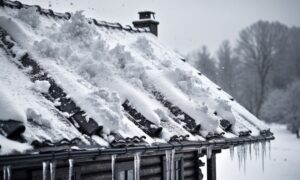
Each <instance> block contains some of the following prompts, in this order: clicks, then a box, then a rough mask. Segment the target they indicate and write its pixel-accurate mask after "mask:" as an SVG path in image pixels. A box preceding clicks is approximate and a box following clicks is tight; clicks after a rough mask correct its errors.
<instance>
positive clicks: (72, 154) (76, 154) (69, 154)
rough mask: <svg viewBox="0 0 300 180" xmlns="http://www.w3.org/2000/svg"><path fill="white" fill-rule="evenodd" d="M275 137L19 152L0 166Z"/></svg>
mask: <svg viewBox="0 0 300 180" xmlns="http://www.w3.org/2000/svg"><path fill="white" fill-rule="evenodd" d="M274 139H275V137H274V136H273V135H272V136H268V137H266V136H256V137H243V138H233V139H223V140H222V141H219V140H211V141H209V142H207V141H196V142H188V143H183V142H174V143H173V142H172V143H171V142H170V143H164V144H155V145H152V146H135V147H124V148H111V147H110V148H104V147H102V148H98V149H97V148H93V149H92V150H88V149H86V150H75V151H72V150H71V149H69V150H68V151H63V152H62V151H60V152H48V153H43V154H39V153H38V152H37V153H34V152H33V154H19V155H3V156H0V166H6V165H16V166H17V165H18V164H22V163H25V162H27V163H28V162H43V161H48V160H66V159H70V158H71V159H83V158H89V157H90V158H95V157H96V156H101V155H113V154H131V153H136V152H140V153H147V152H153V151H155V152H156V151H165V150H172V149H176V150H186V149H193V148H194V149H195V150H197V149H199V148H203V147H204V148H206V147H211V148H212V149H214V150H221V149H228V148H229V147H230V146H240V145H244V144H250V143H259V142H266V141H271V140H274Z"/></svg>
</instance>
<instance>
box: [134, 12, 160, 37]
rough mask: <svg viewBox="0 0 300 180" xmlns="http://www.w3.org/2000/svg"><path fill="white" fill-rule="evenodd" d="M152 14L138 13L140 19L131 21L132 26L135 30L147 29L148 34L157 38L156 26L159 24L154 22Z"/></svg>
mask: <svg viewBox="0 0 300 180" xmlns="http://www.w3.org/2000/svg"><path fill="white" fill-rule="evenodd" d="M154 14H155V13H154V12H152V11H140V12H139V16H140V19H139V20H137V21H133V22H132V24H133V26H134V27H136V28H149V29H150V32H151V33H152V34H154V35H155V36H157V26H158V24H159V22H158V21H156V20H155V16H154Z"/></svg>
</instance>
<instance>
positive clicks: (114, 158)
mask: <svg viewBox="0 0 300 180" xmlns="http://www.w3.org/2000/svg"><path fill="white" fill-rule="evenodd" d="M116 157H117V155H115V154H113V155H111V179H112V180H114V179H115V163H116Z"/></svg>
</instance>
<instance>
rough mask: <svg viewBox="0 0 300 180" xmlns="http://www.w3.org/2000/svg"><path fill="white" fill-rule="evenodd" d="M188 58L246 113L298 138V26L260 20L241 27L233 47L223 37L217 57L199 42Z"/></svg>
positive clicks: (299, 75)
mask: <svg viewBox="0 0 300 180" xmlns="http://www.w3.org/2000/svg"><path fill="white" fill-rule="evenodd" d="M187 60H188V62H189V63H191V64H192V65H193V66H194V67H196V68H197V69H198V70H200V71H201V72H202V73H203V74H205V75H206V76H207V77H208V78H210V79H211V80H212V81H214V82H216V83H218V84H219V85H220V86H221V87H222V88H223V89H224V90H225V91H226V92H228V93H229V94H231V95H232V96H233V97H235V99H236V100H237V101H239V103H241V104H242V105H243V106H245V107H246V108H247V109H248V110H249V111H250V112H252V113H253V114H255V115H256V116H258V117H259V118H262V119H263V120H265V121H267V122H270V123H271V122H276V123H285V124H288V128H289V130H290V131H292V132H293V133H297V134H298V136H299V127H300V115H299V111H300V99H299V98H300V28H299V27H287V26H286V25H284V24H281V23H279V22H269V21H258V22H256V23H254V24H252V25H250V26H249V27H246V28H244V29H243V30H241V32H240V34H239V37H238V40H237V43H236V46H234V47H232V46H231V45H230V43H229V41H224V42H223V43H222V44H221V45H220V47H219V49H218V51H217V53H216V58H213V56H211V54H210V53H209V51H208V49H207V47H206V46H203V47H202V48H201V49H200V50H198V51H196V52H193V53H191V54H189V55H188V58H187Z"/></svg>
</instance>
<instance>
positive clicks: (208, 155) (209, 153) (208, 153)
mask: <svg viewBox="0 0 300 180" xmlns="http://www.w3.org/2000/svg"><path fill="white" fill-rule="evenodd" d="M211 155H212V149H211V147H210V146H208V147H207V148H206V157H207V159H210V158H211Z"/></svg>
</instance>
